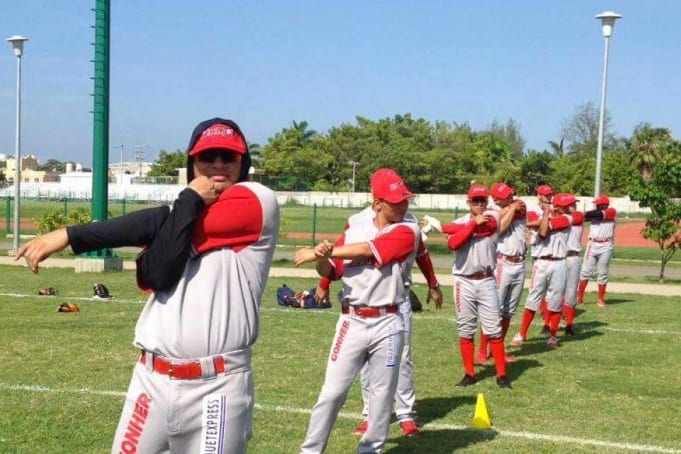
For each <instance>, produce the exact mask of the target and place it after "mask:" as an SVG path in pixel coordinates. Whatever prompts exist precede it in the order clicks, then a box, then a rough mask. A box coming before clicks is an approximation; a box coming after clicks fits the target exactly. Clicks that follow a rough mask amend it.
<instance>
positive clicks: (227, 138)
mask: <svg viewBox="0 0 681 454" xmlns="http://www.w3.org/2000/svg"><path fill="white" fill-rule="evenodd" d="M216 148H217V149H223V150H229V151H234V152H235V153H239V154H246V150H247V147H246V142H245V141H244V138H243V137H241V135H240V134H239V133H238V132H237V131H235V130H234V128H232V127H230V126H228V125H223V124H216V125H213V126H211V127H210V128H206V130H205V131H203V132H202V133H201V135H200V136H199V138H198V140H197V141H196V143H195V144H194V147H192V149H191V150H190V151H189V156H196V155H197V154H199V153H201V152H202V151H206V150H211V149H216Z"/></svg>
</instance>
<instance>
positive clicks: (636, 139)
mask: <svg viewBox="0 0 681 454" xmlns="http://www.w3.org/2000/svg"><path fill="white" fill-rule="evenodd" d="M671 141H672V136H671V132H670V131H669V129H667V128H653V127H652V126H651V125H650V123H641V124H640V125H638V126H637V127H636V128H635V129H634V136H633V137H632V138H631V142H630V143H629V161H630V162H631V164H632V165H633V166H634V167H635V168H636V170H638V171H639V173H640V174H641V178H643V181H650V179H651V178H652V176H653V169H654V168H655V165H656V164H657V163H658V162H659V161H660V159H662V153H663V150H664V148H665V147H667V146H668V145H669V143H670V142H671Z"/></svg>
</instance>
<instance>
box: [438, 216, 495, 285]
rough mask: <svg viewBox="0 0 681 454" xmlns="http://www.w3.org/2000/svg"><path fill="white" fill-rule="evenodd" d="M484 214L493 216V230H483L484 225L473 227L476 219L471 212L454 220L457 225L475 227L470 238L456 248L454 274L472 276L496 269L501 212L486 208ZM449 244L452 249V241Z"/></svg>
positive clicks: (459, 226)
mask: <svg viewBox="0 0 681 454" xmlns="http://www.w3.org/2000/svg"><path fill="white" fill-rule="evenodd" d="M483 214H484V215H486V216H490V217H491V218H493V221H492V222H493V224H492V225H493V230H492V231H489V230H486V231H484V232H482V231H481V230H483V229H484V226H483V228H477V227H473V224H475V221H474V220H473V216H472V214H471V213H468V214H466V215H465V216H462V217H460V218H458V219H456V220H455V221H454V223H453V224H454V226H455V227H458V228H471V227H473V231H472V233H471V234H470V236H469V237H468V239H467V240H466V241H465V242H463V243H462V244H461V245H460V246H459V247H457V248H456V249H455V251H456V258H455V259H454V264H453V265H452V274H456V275H460V276H470V275H472V274H479V273H488V272H490V271H492V270H494V267H495V266H496V263H497V240H498V239H499V222H500V218H499V213H498V212H497V211H495V210H486V211H485V212H484V213H483ZM454 235H456V234H454ZM450 239H451V238H450ZM448 245H449V246H450V249H451V248H452V242H451V241H448Z"/></svg>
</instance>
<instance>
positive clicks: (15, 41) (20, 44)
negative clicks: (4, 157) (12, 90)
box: [7, 35, 28, 255]
mask: <svg viewBox="0 0 681 454" xmlns="http://www.w3.org/2000/svg"><path fill="white" fill-rule="evenodd" d="M25 41H28V38H24V37H23V36H19V35H14V36H11V37H9V38H7V42H9V43H11V44H12V47H13V48H14V55H15V56H16V57H17V115H16V137H15V141H14V159H15V160H16V164H15V169H14V234H13V240H14V242H13V246H12V251H10V252H11V253H12V255H14V254H15V253H16V252H17V251H18V250H19V236H20V234H21V232H20V228H19V214H20V213H19V211H20V210H19V203H20V199H21V195H20V193H19V190H20V187H21V54H23V52H24V42H25Z"/></svg>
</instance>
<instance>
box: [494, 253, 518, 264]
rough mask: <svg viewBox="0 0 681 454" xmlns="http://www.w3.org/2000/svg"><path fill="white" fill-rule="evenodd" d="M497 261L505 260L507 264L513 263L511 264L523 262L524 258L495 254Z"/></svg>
mask: <svg viewBox="0 0 681 454" xmlns="http://www.w3.org/2000/svg"><path fill="white" fill-rule="evenodd" d="M497 258H498V259H502V260H505V261H507V262H513V263H520V262H524V261H525V256H524V255H504V254H497Z"/></svg>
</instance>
